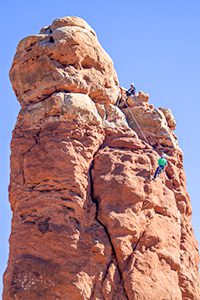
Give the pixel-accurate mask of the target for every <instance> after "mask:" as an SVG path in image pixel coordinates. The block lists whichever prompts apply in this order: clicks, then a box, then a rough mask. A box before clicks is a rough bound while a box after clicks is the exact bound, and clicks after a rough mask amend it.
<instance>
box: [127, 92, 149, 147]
mask: <svg viewBox="0 0 200 300" xmlns="http://www.w3.org/2000/svg"><path fill="white" fill-rule="evenodd" d="M127 99H128V98H126V100H127ZM126 100H125V105H126V107H127V108H128V111H129V113H130V114H131V117H132V118H133V120H134V121H135V124H136V125H137V127H138V128H139V130H140V131H141V133H142V136H143V138H144V140H145V142H146V143H147V144H149V145H150V146H151V143H150V142H149V141H148V139H147V138H146V136H145V134H144V132H143V130H142V128H141V127H140V125H139V123H138V122H137V120H136V119H135V117H134V115H133V114H132V111H131V110H130V108H129V106H128V104H127V102H126Z"/></svg>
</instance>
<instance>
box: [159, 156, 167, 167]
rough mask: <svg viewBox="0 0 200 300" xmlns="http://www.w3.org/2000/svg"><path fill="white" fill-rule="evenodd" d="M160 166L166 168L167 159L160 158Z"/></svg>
mask: <svg viewBox="0 0 200 300" xmlns="http://www.w3.org/2000/svg"><path fill="white" fill-rule="evenodd" d="M158 164H159V166H163V167H165V166H166V165H167V160H166V159H165V158H163V157H160V158H159V159H158Z"/></svg>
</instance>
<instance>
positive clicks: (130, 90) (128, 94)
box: [126, 83, 136, 97]
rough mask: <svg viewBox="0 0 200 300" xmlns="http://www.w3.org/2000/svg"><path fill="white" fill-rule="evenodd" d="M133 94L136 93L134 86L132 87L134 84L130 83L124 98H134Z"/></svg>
mask: <svg viewBox="0 0 200 300" xmlns="http://www.w3.org/2000/svg"><path fill="white" fill-rule="evenodd" d="M135 93H136V88H135V85H134V83H131V87H130V89H128V91H126V96H127V97H129V96H134V95H135Z"/></svg>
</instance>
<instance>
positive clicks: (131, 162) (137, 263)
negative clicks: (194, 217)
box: [3, 17, 200, 300]
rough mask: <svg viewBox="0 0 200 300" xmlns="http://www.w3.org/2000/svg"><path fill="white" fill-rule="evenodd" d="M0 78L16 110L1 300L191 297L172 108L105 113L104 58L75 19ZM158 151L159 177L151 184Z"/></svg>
mask: <svg viewBox="0 0 200 300" xmlns="http://www.w3.org/2000/svg"><path fill="white" fill-rule="evenodd" d="M10 78H11V81H12V84H13V88H14V90H15V92H16V95H17V97H18V100H19V102H20V103H21V106H22V108H21V111H20V113H19V116H18V120H17V124H16V127H15V129H14V131H13V138H12V144H11V149H12V155H11V181H10V188H9V190H10V203H11V207H12V211H13V220H12V232H11V237H10V256H9V262H8V267H7V270H6V272H5V275H4V294H3V299H4V300H11V299H20V300H21V299H22V300H33V299H34V300H36V299H37V300H38V299H42V300H45V299H46V300H53V299H57V300H58V299H60V300H81V299H84V300H85V299H92V300H103V299H104V300H125V299H129V300H136V299H140V300H170V299H172V300H181V299H184V300H189V299H196V300H199V299H200V294H199V287H198V281H199V275H198V267H197V266H198V260H199V257H198V247H197V242H196V240H195V238H194V235H193V231H192V227H191V204H190V200H189V196H188V194H187V192H186V183H185V175H184V171H183V159H182V152H181V150H180V148H179V146H178V143H177V139H176V137H175V135H174V133H173V130H174V129H175V126H176V123H175V120H174V117H173V115H172V114H171V112H170V111H169V110H167V109H163V108H160V109H154V107H153V105H150V104H149V103H148V98H149V97H148V95H147V94H145V93H143V92H140V93H139V94H138V95H136V97H135V98H134V99H131V98H130V99H129V100H128V103H129V106H130V110H128V108H126V107H124V108H122V109H121V110H120V109H119V108H118V107H117V106H116V105H114V104H115V103H116V101H117V99H118V97H119V94H120V88H119V85H118V79H117V75H116V72H115V70H114V67H113V63H112V60H111V59H110V57H109V56H108V54H107V53H106V52H105V51H104V50H103V49H102V48H101V46H100V45H99V43H98V40H97V37H96V34H95V33H94V31H93V30H92V29H91V28H90V27H89V25H87V24H86V23H85V22H84V21H83V20H82V19H80V18H76V17H67V18H62V19H58V20H56V21H54V22H53V24H52V25H51V26H48V27H45V28H43V29H42V30H41V33H40V34H39V35H34V36H30V37H28V38H26V39H24V40H23V41H21V42H20V44H19V46H18V48H17V53H16V55H15V58H14V62H13V65H12V68H11V71H10ZM130 111H131V113H132V114H133V115H134V118H135V119H136V121H137V122H138V123H139V125H140V126H141V128H142V129H143V132H144V134H145V137H146V141H144V136H143V135H142V133H141V131H140V130H139V129H138V127H137V126H136V123H135V121H134V120H132V117H131V113H130ZM162 151H164V152H165V153H166V154H167V158H168V161H169V165H168V167H167V169H166V174H164V173H163V174H162V175H161V176H160V178H158V179H157V180H156V181H151V180H150V176H151V175H152V172H153V171H154V170H155V168H156V162H157V158H158V154H159V153H161V152H162Z"/></svg>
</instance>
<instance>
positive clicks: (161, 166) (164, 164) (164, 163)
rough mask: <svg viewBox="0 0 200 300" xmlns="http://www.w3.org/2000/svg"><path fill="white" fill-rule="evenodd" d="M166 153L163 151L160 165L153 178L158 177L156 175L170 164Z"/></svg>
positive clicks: (159, 160)
mask: <svg viewBox="0 0 200 300" xmlns="http://www.w3.org/2000/svg"><path fill="white" fill-rule="evenodd" d="M165 157H166V155H165V154H164V153H163V154H162V155H161V157H160V158H159V159H158V167H157V169H156V171H155V174H154V176H153V179H156V177H157V176H158V175H159V174H160V173H161V172H162V171H163V170H164V169H165V167H166V166H167V165H168V162H167V160H166V158H165Z"/></svg>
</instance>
